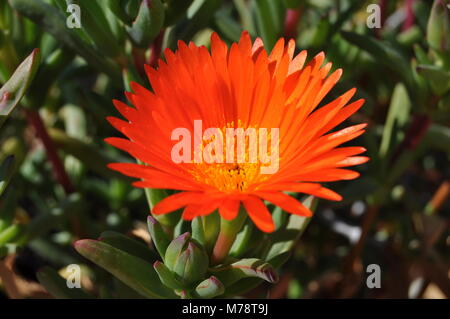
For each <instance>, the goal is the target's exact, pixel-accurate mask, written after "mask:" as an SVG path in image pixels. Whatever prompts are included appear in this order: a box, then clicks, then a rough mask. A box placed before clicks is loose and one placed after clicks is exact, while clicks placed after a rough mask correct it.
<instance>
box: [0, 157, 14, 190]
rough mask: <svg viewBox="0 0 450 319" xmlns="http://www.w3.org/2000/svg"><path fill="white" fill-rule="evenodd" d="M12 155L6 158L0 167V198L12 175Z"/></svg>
mask: <svg viewBox="0 0 450 319" xmlns="http://www.w3.org/2000/svg"><path fill="white" fill-rule="evenodd" d="M14 164H15V161H14V155H10V156H8V157H7V158H6V159H5V160H4V161H3V163H2V164H1V165H0V196H1V195H2V194H3V192H4V190H5V188H6V186H8V183H9V181H10V179H11V177H12V175H13V173H14V166H15V165H14Z"/></svg>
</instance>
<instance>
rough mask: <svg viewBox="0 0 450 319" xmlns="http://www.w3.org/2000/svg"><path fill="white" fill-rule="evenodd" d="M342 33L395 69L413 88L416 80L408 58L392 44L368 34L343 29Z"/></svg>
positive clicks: (378, 60) (376, 58)
mask: <svg viewBox="0 0 450 319" xmlns="http://www.w3.org/2000/svg"><path fill="white" fill-rule="evenodd" d="M341 34H342V36H343V37H344V39H345V40H347V41H348V42H350V43H352V44H354V45H356V46H357V47H359V48H360V49H362V50H364V51H366V52H368V53H369V54H371V55H372V57H373V58H374V59H375V60H376V61H377V62H380V63H383V64H384V65H386V66H387V67H389V68H391V69H392V70H394V71H395V72H396V73H397V74H398V75H399V76H400V77H401V78H402V79H403V80H404V81H405V83H406V84H407V85H408V87H409V88H410V89H412V88H413V86H414V81H413V76H412V72H411V68H410V65H409V63H408V62H407V61H408V60H407V59H405V58H404V57H403V56H402V55H401V54H400V53H399V52H398V51H396V50H395V49H394V48H393V47H392V46H389V45H388V44H386V43H384V42H382V41H380V40H377V39H375V38H373V37H370V36H367V35H362V34H358V33H354V32H346V31H341Z"/></svg>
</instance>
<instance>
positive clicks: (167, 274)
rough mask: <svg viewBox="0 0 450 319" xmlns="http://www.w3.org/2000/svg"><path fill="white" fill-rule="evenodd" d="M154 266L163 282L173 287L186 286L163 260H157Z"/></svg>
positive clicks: (180, 287) (181, 287)
mask: <svg viewBox="0 0 450 319" xmlns="http://www.w3.org/2000/svg"><path fill="white" fill-rule="evenodd" d="M153 268H155V271H156V273H157V274H158V276H159V279H160V280H161V282H162V283H163V284H164V285H166V286H167V287H169V288H172V289H183V288H185V287H184V286H183V285H182V284H181V283H180V282H179V281H178V280H177V279H176V278H175V276H174V274H173V273H172V272H171V271H170V269H169V268H167V267H166V265H164V264H163V263H162V262H160V261H156V262H155V263H154V264H153Z"/></svg>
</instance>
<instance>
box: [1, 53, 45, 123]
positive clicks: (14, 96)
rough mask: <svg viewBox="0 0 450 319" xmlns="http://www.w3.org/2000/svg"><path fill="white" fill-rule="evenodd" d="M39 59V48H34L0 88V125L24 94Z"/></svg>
mask: <svg viewBox="0 0 450 319" xmlns="http://www.w3.org/2000/svg"><path fill="white" fill-rule="evenodd" d="M39 60H40V54H39V49H34V50H33V52H32V53H31V54H30V55H29V56H28V57H27V58H26V59H25V60H24V61H23V62H22V63H21V64H20V65H19V67H18V68H17V69H16V71H15V72H14V74H13V75H12V76H11V78H10V79H9V80H8V81H7V82H6V83H5V85H3V87H2V88H1V89H0V126H1V125H2V124H3V123H4V121H5V120H6V118H7V117H8V116H9V115H10V114H11V112H12V110H13V109H14V108H15V107H16V106H17V104H18V103H19V102H20V100H21V99H22V97H23V96H24V95H25V92H26V90H27V89H28V87H29V86H30V83H31V81H32V80H33V77H34V75H35V74H36V70H37V68H38V66H39Z"/></svg>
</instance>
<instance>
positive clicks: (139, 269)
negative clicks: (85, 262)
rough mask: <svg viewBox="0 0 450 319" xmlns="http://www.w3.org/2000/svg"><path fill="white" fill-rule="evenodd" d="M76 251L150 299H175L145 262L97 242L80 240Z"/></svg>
mask: <svg viewBox="0 0 450 319" xmlns="http://www.w3.org/2000/svg"><path fill="white" fill-rule="evenodd" d="M74 246H75V249H76V250H77V251H78V252H79V253H80V254H81V255H82V256H84V257H86V258H87V259H89V260H90V261H92V262H94V263H95V264H97V265H99V266H100V267H102V268H104V269H105V270H107V271H108V272H110V273H111V274H113V275H114V276H115V277H117V278H118V279H119V280H121V281H122V282H123V283H125V284H126V285H128V286H129V287H131V288H133V289H134V290H136V291H137V292H139V293H140V294H141V295H143V296H145V297H148V298H175V297H176V296H175V294H174V293H173V292H172V291H171V290H170V289H168V288H167V287H165V286H164V285H163V284H162V283H161V281H160V280H159V277H158V275H157V274H156V272H155V270H154V269H153V267H152V265H151V264H150V263H148V262H146V261H145V260H143V259H141V258H138V257H135V256H132V255H130V254H128V253H127V252H124V251H122V250H120V249H117V248H114V247H113V246H111V245H108V244H106V243H103V242H101V241H97V240H90V239H85V240H79V241H77V242H75V244H74Z"/></svg>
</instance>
